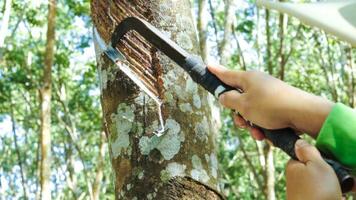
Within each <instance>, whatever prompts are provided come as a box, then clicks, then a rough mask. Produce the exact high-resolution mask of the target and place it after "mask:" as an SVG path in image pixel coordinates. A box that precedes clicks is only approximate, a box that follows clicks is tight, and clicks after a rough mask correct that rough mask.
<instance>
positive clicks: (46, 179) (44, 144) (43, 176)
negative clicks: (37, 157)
mask: <svg viewBox="0 0 356 200" xmlns="http://www.w3.org/2000/svg"><path fill="white" fill-rule="evenodd" d="M55 18H56V1H55V0H50V1H49V2H48V24H47V44H46V54H45V58H44V72H43V86H42V88H41V89H40V97H41V134H40V137H41V170H40V185H41V195H40V196H41V199H43V200H50V199H51V188H50V176H51V97H52V94H51V90H52V85H51V84H52V75H51V71H52V65H53V57H54V43H55Z"/></svg>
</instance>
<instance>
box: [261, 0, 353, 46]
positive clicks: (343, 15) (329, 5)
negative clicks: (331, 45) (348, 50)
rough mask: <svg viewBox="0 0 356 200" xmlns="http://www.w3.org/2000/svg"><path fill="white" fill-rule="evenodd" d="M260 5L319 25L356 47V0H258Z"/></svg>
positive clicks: (304, 21) (315, 25) (309, 23)
mask: <svg viewBox="0 0 356 200" xmlns="http://www.w3.org/2000/svg"><path fill="white" fill-rule="evenodd" d="M257 5H258V6H263V7H265V8H267V9H272V10H277V11H279V12H281V13H286V14H288V15H290V16H294V17H296V18H298V19H299V20H300V21H301V22H303V23H305V24H307V25H310V26H314V27H318V28H320V29H322V30H324V31H325V32H327V33H330V34H332V35H335V36H337V37H338V38H340V39H341V40H344V41H346V42H349V43H350V44H351V45H352V46H354V47H356V0H337V1H322V2H315V3H283V2H271V1H268V0H257Z"/></svg>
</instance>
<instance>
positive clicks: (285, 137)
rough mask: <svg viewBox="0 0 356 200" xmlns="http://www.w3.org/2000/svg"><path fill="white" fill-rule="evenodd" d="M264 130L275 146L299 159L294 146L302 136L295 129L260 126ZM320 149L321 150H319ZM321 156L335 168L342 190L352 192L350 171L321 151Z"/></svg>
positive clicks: (352, 181) (352, 183) (352, 180)
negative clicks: (271, 128)
mask: <svg viewBox="0 0 356 200" xmlns="http://www.w3.org/2000/svg"><path fill="white" fill-rule="evenodd" d="M260 129H261V130H262V132H263V133H264V134H265V136H266V138H267V139H268V140H269V141H270V142H272V144H273V145H274V146H275V147H278V148H280V149H282V150H283V151H284V152H285V153H287V154H288V155H289V156H290V157H291V158H292V159H294V160H298V158H297V156H296V154H295V151H294V146H295V143H296V142H297V140H299V139H300V137H299V136H298V135H297V134H295V132H294V130H293V129H291V128H285V129H279V130H267V129H264V128H260ZM319 151H320V150H319ZM321 156H322V157H323V159H324V160H325V162H327V163H328V164H329V165H330V166H331V167H332V168H333V170H334V172H335V174H336V176H337V178H338V181H339V184H340V187H341V190H342V192H343V193H347V192H350V191H351V190H352V187H353V185H354V179H353V178H352V177H351V176H350V174H349V172H348V171H347V170H346V169H345V168H344V167H343V166H342V165H341V164H340V163H338V162H336V161H335V160H332V159H330V158H328V157H327V156H326V155H325V154H324V153H323V152H321Z"/></svg>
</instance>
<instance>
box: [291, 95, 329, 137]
mask: <svg viewBox="0 0 356 200" xmlns="http://www.w3.org/2000/svg"><path fill="white" fill-rule="evenodd" d="M297 90H298V91H296V97H295V98H296V104H295V106H294V107H292V108H291V109H292V111H291V112H290V113H291V114H292V115H291V116H290V121H291V126H293V128H296V129H297V130H299V131H301V132H304V133H307V134H308V135H310V136H311V137H313V138H317V136H318V134H319V132H320V129H321V127H322V126H323V123H324V122H325V120H326V118H327V116H328V115H329V113H330V112H331V109H332V107H333V105H334V103H333V102H331V101H329V100H327V99H325V98H322V97H319V96H315V95H313V94H310V93H307V92H305V91H302V90H299V89H297Z"/></svg>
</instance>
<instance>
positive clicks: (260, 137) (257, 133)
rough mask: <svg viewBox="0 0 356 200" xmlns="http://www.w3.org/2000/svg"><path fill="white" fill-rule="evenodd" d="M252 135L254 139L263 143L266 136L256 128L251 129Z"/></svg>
mask: <svg viewBox="0 0 356 200" xmlns="http://www.w3.org/2000/svg"><path fill="white" fill-rule="evenodd" d="M249 131H250V134H251V136H252V138H253V139H255V140H258V141H261V140H264V139H265V135H264V134H263V133H262V131H261V130H260V129H258V128H256V127H250V128H249Z"/></svg>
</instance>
